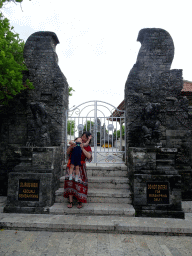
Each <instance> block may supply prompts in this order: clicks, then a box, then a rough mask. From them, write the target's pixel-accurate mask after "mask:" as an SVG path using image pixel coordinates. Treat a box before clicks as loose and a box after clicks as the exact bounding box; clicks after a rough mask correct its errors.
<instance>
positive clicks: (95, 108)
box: [65, 100, 126, 164]
mask: <svg viewBox="0 0 192 256" xmlns="http://www.w3.org/2000/svg"><path fill="white" fill-rule="evenodd" d="M109 107H112V109H111V110H110V109H109ZM114 111H115V113H118V116H116V117H114V116H113V113H114ZM92 112H93V113H94V114H93V115H91V113H92ZM98 113H100V115H98ZM101 114H102V116H101ZM66 118H67V120H66V124H67V125H66V138H67V143H66V149H65V152H66V151H67V144H68V142H69V141H70V140H74V139H75V138H76V137H79V136H81V134H82V133H83V131H85V130H86V131H89V132H90V133H91V134H92V137H93V138H92V142H91V148H92V153H93V160H92V163H95V164H98V163H102V164H104V163H105V164H106V163H107V164H114V163H115V164H123V163H124V161H123V157H125V152H126V148H125V147H126V143H125V141H126V138H125V137H124V140H123V132H122V124H123V123H125V111H123V110H119V109H117V108H116V107H114V106H113V105H111V104H109V103H107V102H104V101H97V100H95V101H87V102H84V103H82V104H80V105H78V106H77V107H74V108H72V109H70V110H67V114H66ZM106 124H107V125H106ZM125 127H126V125H124V129H125ZM106 128H107V129H106ZM117 130H120V139H118V136H117V132H116V133H114V132H115V131H117ZM124 136H126V132H125V130H124Z"/></svg>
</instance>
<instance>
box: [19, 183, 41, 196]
mask: <svg viewBox="0 0 192 256" xmlns="http://www.w3.org/2000/svg"><path fill="white" fill-rule="evenodd" d="M18 200H19V201H39V180H32V179H20V180H19V194H18Z"/></svg>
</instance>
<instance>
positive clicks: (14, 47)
mask: <svg viewBox="0 0 192 256" xmlns="http://www.w3.org/2000/svg"><path fill="white" fill-rule="evenodd" d="M22 1H23V0H16V2H22ZM5 2H10V1H9V0H0V8H2V6H3V4H4V3H5ZM23 49H24V42H23V40H21V39H19V35H18V34H16V33H14V32H13V27H10V23H9V20H8V19H7V18H4V17H3V14H2V13H1V12H0V104H1V105H7V104H8V101H9V100H10V99H13V97H14V96H15V95H17V94H18V93H20V92H21V91H22V90H25V89H33V88H34V87H33V85H32V83H31V82H30V81H29V80H28V79H27V80H26V81H24V82H23V74H22V71H24V70H27V67H26V65H25V63H24V58H23Z"/></svg>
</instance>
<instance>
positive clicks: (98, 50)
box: [3, 0, 192, 107]
mask: <svg viewBox="0 0 192 256" xmlns="http://www.w3.org/2000/svg"><path fill="white" fill-rule="evenodd" d="M21 7H22V9H21ZM3 13H4V15H5V16H6V17H7V18H8V19H9V20H10V21H11V25H12V26H14V31H15V32H17V33H18V34H19V35H20V38H21V39H23V40H24V41H26V40H27V38H28V37H29V36H30V35H31V34H32V33H34V32H37V31H52V32H55V33H56V34H57V36H58V39H59V41H60V44H58V45H57V47H56V52H57V54H58V58H59V66H60V68H61V70H62V72H63V74H64V75H65V77H66V78H67V81H68V84H69V85H70V86H72V87H73V89H74V90H75V92H73V96H72V97H70V98H69V107H72V106H73V105H78V104H80V103H83V102H85V101H88V100H101V101H106V102H108V103H110V104H112V105H114V106H116V107H117V106H118V105H119V104H120V103H121V101H122V100H123V99H124V87H125V82H126V80H127V76H128V74H129V71H130V69H131V68H132V66H133V65H134V63H135V62H136V58H137V54H138V51H139V48H140V43H139V42H137V41H136V40H137V36H138V33H139V31H140V30H141V29H143V28H162V29H165V30H166V31H168V32H169V33H170V35H171V36H172V38H173V41H174V45H175V57H174V60H173V63H172V69H183V78H184V79H185V80H189V81H192V71H191V60H192V36H191V34H192V29H191V24H192V22H191V17H192V15H191V0H184V1H179V0H166V1H164V0H161V1H157V0H141V1H137V0H135V1H129V0H126V1H124V0H114V1H113V0H101V1H100V0H97V1H96V0H76V1H75V0H31V1H29V0H24V1H23V3H22V4H21V6H20V4H17V5H15V4H14V3H8V4H6V5H5V7H4V8H3Z"/></svg>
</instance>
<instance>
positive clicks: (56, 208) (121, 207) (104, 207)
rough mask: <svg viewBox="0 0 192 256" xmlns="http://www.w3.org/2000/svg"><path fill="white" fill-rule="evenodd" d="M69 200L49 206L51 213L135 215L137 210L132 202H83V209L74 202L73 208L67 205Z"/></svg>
mask: <svg viewBox="0 0 192 256" xmlns="http://www.w3.org/2000/svg"><path fill="white" fill-rule="evenodd" d="M67 204H68V200H67V199H66V198H65V202H64V203H62V204H61V203H55V204H54V205H53V206H51V207H50V208H49V213H50V214H58V215H62V214H76V215H80V216H84V215H86V216H87V215H90V216H92V215H95V216H96V215H101V216H103V215H116V216H126V217H134V216H135V210H134V208H133V206H132V205H130V204H109V203H89V204H83V207H82V208H81V209H78V208H77V204H74V205H73V207H72V208H68V207H67Z"/></svg>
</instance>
